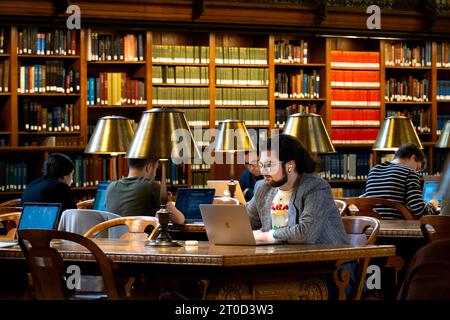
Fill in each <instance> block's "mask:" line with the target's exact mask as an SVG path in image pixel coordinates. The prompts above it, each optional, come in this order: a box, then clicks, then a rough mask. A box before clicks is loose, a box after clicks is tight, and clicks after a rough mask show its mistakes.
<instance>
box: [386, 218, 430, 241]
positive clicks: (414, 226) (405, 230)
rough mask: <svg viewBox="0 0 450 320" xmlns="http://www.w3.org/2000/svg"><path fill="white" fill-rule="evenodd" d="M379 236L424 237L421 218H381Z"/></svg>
mask: <svg viewBox="0 0 450 320" xmlns="http://www.w3.org/2000/svg"><path fill="white" fill-rule="evenodd" d="M380 223H381V225H380V232H379V234H378V237H383V238H389V237H390V238H419V239H422V238H423V234H422V231H421V230H420V222H419V220H380Z"/></svg>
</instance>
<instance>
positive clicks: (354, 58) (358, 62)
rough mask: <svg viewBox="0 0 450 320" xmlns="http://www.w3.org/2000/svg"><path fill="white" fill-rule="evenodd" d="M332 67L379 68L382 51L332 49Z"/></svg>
mask: <svg viewBox="0 0 450 320" xmlns="http://www.w3.org/2000/svg"><path fill="white" fill-rule="evenodd" d="M330 60H331V61H330V63H331V67H345V68H347V67H350V68H379V67H380V53H379V52H376V51H340V50H331V52H330Z"/></svg>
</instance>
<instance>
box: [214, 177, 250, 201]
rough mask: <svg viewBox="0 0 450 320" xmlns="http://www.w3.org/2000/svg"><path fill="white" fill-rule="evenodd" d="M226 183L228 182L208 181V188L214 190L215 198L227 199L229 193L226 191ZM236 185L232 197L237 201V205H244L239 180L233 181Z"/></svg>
mask: <svg viewBox="0 0 450 320" xmlns="http://www.w3.org/2000/svg"><path fill="white" fill-rule="evenodd" d="M228 182H230V180H208V181H207V184H208V188H213V189H216V197H229V196H230V192H229V191H228ZM234 182H235V183H236V191H235V192H234V197H235V198H236V199H238V201H239V203H241V204H246V203H247V202H246V201H245V198H244V193H243V192H242V189H241V185H240V184H239V180H234Z"/></svg>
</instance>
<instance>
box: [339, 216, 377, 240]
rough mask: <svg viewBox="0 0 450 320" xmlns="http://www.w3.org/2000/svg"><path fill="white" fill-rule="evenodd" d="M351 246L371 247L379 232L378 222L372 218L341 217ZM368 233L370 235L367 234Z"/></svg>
mask: <svg viewBox="0 0 450 320" xmlns="http://www.w3.org/2000/svg"><path fill="white" fill-rule="evenodd" d="M342 222H343V223H344V228H345V232H346V233H347V235H348V238H349V241H350V244H351V245H366V244H368V245H373V244H375V242H376V241H377V237H378V232H379V231H380V221H379V220H378V219H376V218H373V217H365V216H357V217H342ZM369 231H370V233H368V232H369Z"/></svg>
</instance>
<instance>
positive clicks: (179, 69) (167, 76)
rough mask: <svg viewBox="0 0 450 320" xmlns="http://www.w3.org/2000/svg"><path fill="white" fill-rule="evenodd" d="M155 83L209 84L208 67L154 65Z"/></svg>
mask: <svg viewBox="0 0 450 320" xmlns="http://www.w3.org/2000/svg"><path fill="white" fill-rule="evenodd" d="M152 80H153V83H177V84H208V83H209V74H208V67H186V66H153V77H152Z"/></svg>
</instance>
